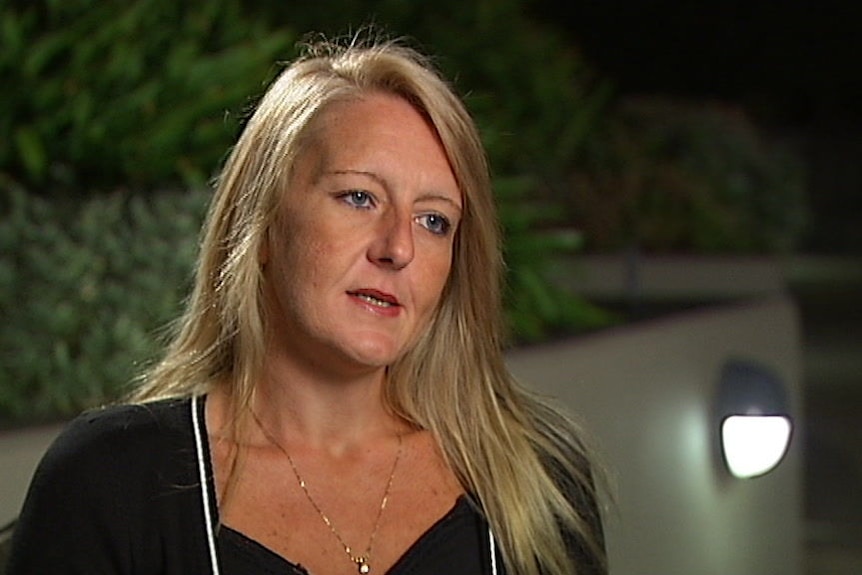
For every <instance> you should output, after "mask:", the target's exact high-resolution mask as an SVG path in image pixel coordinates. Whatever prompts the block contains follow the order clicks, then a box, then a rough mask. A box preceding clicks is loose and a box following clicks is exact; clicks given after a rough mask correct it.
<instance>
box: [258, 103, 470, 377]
mask: <svg viewBox="0 0 862 575" xmlns="http://www.w3.org/2000/svg"><path fill="white" fill-rule="evenodd" d="M461 210H462V198H461V194H460V192H459V189H458V185H457V183H456V181H455V177H454V175H453V173H452V169H451V167H450V166H449V161H448V159H447V157H446V154H445V152H444V150H443V148H442V145H441V144H440V142H439V140H438V138H437V135H436V133H435V131H434V130H433V128H431V127H430V125H429V124H428V123H427V121H426V120H425V119H424V118H423V117H422V116H421V115H420V114H419V113H418V112H417V111H416V110H415V109H414V108H413V107H412V106H411V105H410V104H408V103H407V102H406V101H405V100H403V99H401V98H398V97H395V96H391V95H385V94H370V95H367V96H365V97H363V98H362V99H359V100H355V101H351V102H345V103H339V104H334V105H333V106H332V107H331V108H330V109H328V110H327V111H325V112H323V114H322V116H321V118H320V119H319V121H318V122H317V124H316V130H315V132H314V134H313V135H312V137H311V143H310V144H309V145H308V146H307V148H306V150H305V152H304V153H303V154H301V155H300V157H299V158H298V159H297V162H296V164H295V170H294V173H293V176H292V178H291V180H290V184H289V186H288V190H287V191H286V193H285V194H284V196H283V198H282V200H281V203H280V206H279V211H278V216H277V218H276V222H275V223H274V225H273V226H272V228H271V229H270V231H269V234H268V237H267V242H266V244H265V247H264V249H263V251H262V254H261V258H262V261H263V263H264V276H265V285H266V296H267V305H268V310H267V311H268V314H269V316H268V317H269V318H270V322H271V325H272V326H273V330H272V336H273V337H274V340H273V343H274V347H275V350H274V351H276V353H279V354H281V355H282V357H284V358H285V359H289V360H290V361H295V362H302V363H304V364H306V366H307V367H308V366H311V367H313V368H314V369H317V370H320V369H324V370H327V369H333V370H341V371H343V370H344V369H347V368H349V369H353V370H356V369H368V368H371V369H377V368H380V367H383V366H386V365H389V364H391V363H392V362H393V361H394V360H395V359H397V358H398V357H399V356H400V355H401V354H403V353H404V352H405V351H406V350H408V349H409V348H410V347H411V345H412V344H413V343H414V342H415V341H416V339H417V338H418V336H419V335H420V334H421V332H422V331H423V329H425V328H426V327H427V326H428V324H429V321H430V319H431V317H432V315H433V313H434V310H435V308H436V306H437V304H438V302H439V300H440V295H441V293H442V290H443V287H444V285H445V284H446V280H447V278H448V276H449V270H450V267H451V264H452V251H453V241H454V237H455V231H456V229H457V227H458V224H459V221H460V218H461ZM271 351H273V350H271Z"/></svg>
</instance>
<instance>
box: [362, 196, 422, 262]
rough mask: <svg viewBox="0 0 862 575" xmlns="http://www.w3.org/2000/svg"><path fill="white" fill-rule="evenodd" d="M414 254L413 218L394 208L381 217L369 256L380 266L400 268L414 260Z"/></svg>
mask: <svg viewBox="0 0 862 575" xmlns="http://www.w3.org/2000/svg"><path fill="white" fill-rule="evenodd" d="M413 255H414V246H413V219H412V217H411V216H410V214H402V213H398V212H396V211H395V210H392V211H391V212H389V213H387V214H386V215H385V216H384V217H382V218H381V220H380V222H379V225H378V228H377V231H376V237H375V238H374V241H373V242H372V244H371V247H370V248H369V250H368V258H369V259H370V260H371V261H372V262H374V263H375V264H377V265H379V266H382V267H387V268H391V269H395V270H400V269H403V268H404V267H406V266H407V264H409V263H410V262H411V261H413Z"/></svg>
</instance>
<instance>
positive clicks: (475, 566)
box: [218, 495, 501, 575]
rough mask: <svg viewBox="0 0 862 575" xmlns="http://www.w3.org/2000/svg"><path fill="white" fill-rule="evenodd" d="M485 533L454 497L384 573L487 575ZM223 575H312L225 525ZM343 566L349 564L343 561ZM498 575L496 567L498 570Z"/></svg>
mask: <svg viewBox="0 0 862 575" xmlns="http://www.w3.org/2000/svg"><path fill="white" fill-rule="evenodd" d="M487 539H488V531H487V526H486V525H485V522H484V521H483V520H482V517H481V516H480V515H479V513H478V512H477V511H476V509H475V508H474V507H473V504H472V503H471V502H470V501H469V499H468V498H467V496H465V495H462V496H461V497H459V498H458V500H457V502H456V503H455V505H454V506H453V507H452V508H451V509H450V510H449V512H448V513H446V515H444V516H443V517H441V518H440V519H439V520H438V521H437V522H436V523H435V524H434V525H432V526H431V527H430V528H429V529H428V530H427V531H426V532H425V533H424V534H422V535H421V536H420V537H419V539H417V540H416V542H414V543H413V545H412V546H411V547H410V548H409V549H408V550H407V551H406V552H405V553H404V554H403V555H402V556H401V558H400V559H399V560H398V561H397V562H396V563H395V565H393V566H392V567H391V568H390V569H389V570H388V571H386V573H387V574H388V575H423V574H428V575H431V574H435V575H439V574H440V573H446V574H447V575H450V574H451V575H458V574H464V575H473V574H480V573H490V565H488V563H489V562H490V555H489V554H488V553H487V552H483V550H487V549H488V541H487ZM218 547H219V556H220V559H221V569H222V570H221V572H222V575H249V574H254V575H314V573H310V572H309V571H308V570H306V569H305V568H304V567H303V566H302V565H299V564H296V563H292V562H290V561H288V560H286V559H284V558H283V557H282V556H281V555H279V554H278V553H275V552H274V551H272V550H271V549H269V548H268V547H265V546H264V545H261V544H260V543H258V542H257V541H255V540H254V539H251V538H249V537H247V536H246V535H244V534H243V533H240V532H239V531H236V530H234V529H231V528H230V527H227V526H225V525H222V526H221V529H220V531H219V534H218ZM344 560H345V561H349V559H348V558H347V556H346V555H345V557H344ZM497 572H498V573H500V572H501V570H500V566H499V565H498V567H497Z"/></svg>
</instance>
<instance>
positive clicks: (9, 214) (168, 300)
mask: <svg viewBox="0 0 862 575" xmlns="http://www.w3.org/2000/svg"><path fill="white" fill-rule="evenodd" d="M6 193H7V197H6V198H5V200H4V203H5V204H6V205H4V214H3V216H2V219H0V316H2V317H3V329H2V330H0V354H2V356H0V366H2V371H0V420H2V419H18V418H22V417H25V416H27V417H29V418H33V417H36V418H45V417H49V416H57V415H58V414H63V415H68V414H72V413H75V412H77V411H80V410H81V409H82V408H84V407H87V406H91V405H93V404H97V403H100V402H102V401H104V400H105V398H110V397H116V396H117V395H118V394H119V393H120V392H121V390H122V388H123V386H124V385H125V384H127V383H128V382H129V381H130V380H131V378H132V376H133V375H134V374H135V372H136V370H138V369H139V368H140V365H139V364H140V362H142V361H146V360H147V359H149V358H151V357H152V355H153V354H154V352H155V351H156V348H155V345H156V340H157V339H158V338H157V337H156V334H157V331H158V330H159V329H160V328H161V327H163V326H165V325H166V324H167V322H169V320H171V319H172V318H173V317H175V316H176V315H177V314H178V312H179V303H180V301H181V298H182V294H183V292H184V291H185V290H186V289H187V288H188V287H189V279H190V273H191V269H192V264H193V261H194V258H195V254H196V243H195V238H196V237H197V233H198V228H199V227H200V224H201V221H202V216H203V211H204V207H205V204H206V201H207V199H208V197H207V196H208V194H206V193H201V192H195V193H185V194H177V193H173V194H152V195H150V196H148V197H145V196H140V195H132V194H129V193H126V192H116V193H113V194H111V195H108V196H95V197H93V198H91V199H88V200H85V201H83V202H71V201H66V202H48V201H46V200H44V199H41V198H37V197H34V196H28V195H27V194H25V193H23V192H22V191H21V190H18V189H13V190H6Z"/></svg>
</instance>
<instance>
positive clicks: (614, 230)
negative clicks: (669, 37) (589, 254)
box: [567, 98, 805, 254]
mask: <svg viewBox="0 0 862 575" xmlns="http://www.w3.org/2000/svg"><path fill="white" fill-rule="evenodd" d="M596 142H597V143H596V145H595V146H594V147H593V148H592V149H591V150H590V155H589V156H587V161H585V162H583V163H582V169H580V170H579V171H578V172H577V173H576V174H575V176H574V177H573V178H572V186H571V187H572V192H571V194H570V195H569V196H568V198H567V204H568V209H569V211H570V213H571V214H572V217H573V219H574V222H575V224H576V226H577V227H578V228H579V229H580V230H582V231H583V233H584V237H585V243H586V245H587V247H588V248H589V249H590V250H593V251H608V250H617V249H620V248H623V247H627V248H628V247H636V248H638V249H641V250H643V251H646V252H662V253H667V252H689V253H701V254H703V253H723V254H729V253H749V254H750V253H783V252H787V251H790V250H791V249H792V248H793V247H794V246H795V244H796V242H797V241H798V240H799V239H800V236H801V232H802V229H803V226H804V223H805V201H804V190H805V184H804V182H805V173H804V169H803V164H802V161H801V160H800V159H799V158H798V157H796V156H795V155H794V154H793V153H792V152H791V151H790V150H789V149H787V148H785V147H783V146H781V145H780V144H779V143H777V142H775V141H770V140H769V139H768V138H767V137H765V135H764V134H763V133H762V131H761V130H759V129H758V128H757V127H756V126H755V125H754V124H753V123H752V122H751V121H750V120H749V118H748V117H747V116H746V115H745V114H744V112H743V111H742V110H740V109H737V108H733V107H730V106H726V105H718V104H704V103H692V102H675V101H671V100H667V99H661V98H639V99H638V98H632V99H628V100H624V101H622V102H621V103H620V105H619V106H618V107H617V108H616V109H615V111H614V113H613V114H610V115H609V118H608V123H607V126H606V128H605V130H604V131H603V133H602V134H601V135H598V134H597V137H596Z"/></svg>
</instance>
